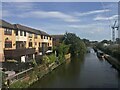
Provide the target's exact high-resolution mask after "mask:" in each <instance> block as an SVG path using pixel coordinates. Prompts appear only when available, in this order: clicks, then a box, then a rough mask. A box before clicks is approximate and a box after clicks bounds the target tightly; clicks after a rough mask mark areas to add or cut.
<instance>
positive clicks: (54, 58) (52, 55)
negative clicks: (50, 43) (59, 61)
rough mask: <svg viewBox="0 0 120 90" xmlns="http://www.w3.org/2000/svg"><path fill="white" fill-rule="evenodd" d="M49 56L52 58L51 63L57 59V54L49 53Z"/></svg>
mask: <svg viewBox="0 0 120 90" xmlns="http://www.w3.org/2000/svg"><path fill="white" fill-rule="evenodd" d="M48 58H49V59H50V63H53V62H55V61H56V56H55V54H51V55H48Z"/></svg>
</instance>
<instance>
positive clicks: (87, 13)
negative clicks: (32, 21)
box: [75, 9, 111, 16]
mask: <svg viewBox="0 0 120 90" xmlns="http://www.w3.org/2000/svg"><path fill="white" fill-rule="evenodd" d="M109 11H111V10H109V9H105V10H94V11H88V12H84V13H75V15H77V16H86V15H91V14H98V13H104V12H109Z"/></svg>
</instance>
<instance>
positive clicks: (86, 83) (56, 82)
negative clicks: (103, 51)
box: [30, 49, 120, 88]
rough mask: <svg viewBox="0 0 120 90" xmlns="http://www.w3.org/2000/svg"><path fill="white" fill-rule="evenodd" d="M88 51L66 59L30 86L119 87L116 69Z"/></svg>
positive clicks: (118, 76) (119, 78) (119, 77)
mask: <svg viewBox="0 0 120 90" xmlns="http://www.w3.org/2000/svg"><path fill="white" fill-rule="evenodd" d="M90 51H91V52H90V53H87V54H86V55H85V56H84V57H81V58H78V57H74V58H72V59H71V60H68V61H67V62H66V63H64V64H62V65H61V66H59V67H58V68H57V69H55V70H54V71H53V72H51V73H49V74H48V75H46V76H44V77H43V78H42V79H40V80H39V81H37V82H36V83H34V84H33V85H32V86H30V88H119V86H120V74H119V73H118V71H117V70H115V69H114V68H113V67H112V66H111V65H110V64H109V63H108V62H107V61H105V60H99V59H98V58H97V56H96V53H95V52H94V51H93V49H90Z"/></svg>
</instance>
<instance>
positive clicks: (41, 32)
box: [14, 24, 50, 36]
mask: <svg viewBox="0 0 120 90" xmlns="http://www.w3.org/2000/svg"><path fill="white" fill-rule="evenodd" d="M14 28H15V29H19V30H23V31H26V32H31V33H35V34H40V35H46V36H50V35H49V34H47V33H46V32H44V31H41V30H37V29H34V28H30V27H27V26H24V25H21V24H14Z"/></svg>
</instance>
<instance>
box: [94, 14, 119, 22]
mask: <svg viewBox="0 0 120 90" xmlns="http://www.w3.org/2000/svg"><path fill="white" fill-rule="evenodd" d="M115 19H118V15H113V16H111V17H103V16H97V17H96V18H94V20H95V21H96V20H99V21H100V20H102V21H103V20H115Z"/></svg>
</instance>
